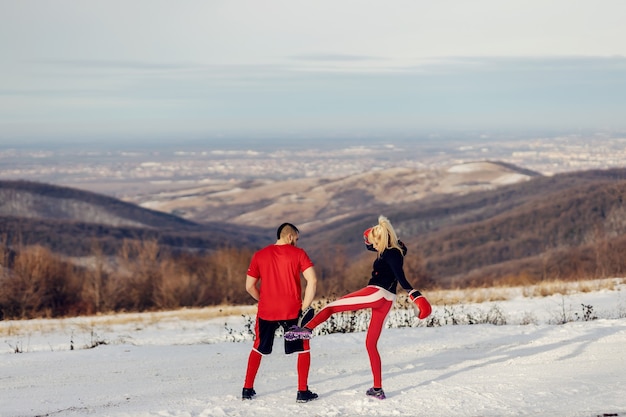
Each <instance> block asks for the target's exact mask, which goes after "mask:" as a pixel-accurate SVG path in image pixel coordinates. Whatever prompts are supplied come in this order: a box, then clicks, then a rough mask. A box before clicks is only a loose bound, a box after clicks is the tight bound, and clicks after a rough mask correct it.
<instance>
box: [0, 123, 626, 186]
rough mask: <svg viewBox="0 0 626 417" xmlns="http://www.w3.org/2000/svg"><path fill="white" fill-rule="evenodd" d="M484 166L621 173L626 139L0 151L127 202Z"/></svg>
mask: <svg viewBox="0 0 626 417" xmlns="http://www.w3.org/2000/svg"><path fill="white" fill-rule="evenodd" d="M478 160H493V161H496V160H497V161H502V162H507V163H511V164H514V165H518V166H520V167H522V168H525V169H529V170H533V171H537V172H539V173H541V174H544V175H553V174H556V173H560V172H567V171H575V170H587V169H606V168H612V167H622V166H624V165H625V162H624V161H626V134H625V135H623V136H621V137H620V136H619V135H611V136H609V135H603V134H594V135H585V136H582V135H570V136H556V137H546V138H541V137H537V138H532V139H520V138H515V139H497V138H489V137H486V138H478V139H474V140H467V141H460V140H459V141H448V140H445V141H439V140H437V138H431V139H430V140H427V141H415V142H411V141H409V140H403V141H398V142H397V143H396V142H394V141H393V140H386V141H378V142H374V141H370V142H365V144H357V143H356V142H355V141H351V142H349V143H347V144H346V146H345V147H342V146H341V143H339V142H336V143H334V144H333V146H324V144H323V143H315V142H306V143H304V142H301V143H297V144H291V145H290V146H287V147H280V146H276V147H275V148H272V146H271V145H268V144H265V145H264V146H263V147H256V148H255V147H252V146H247V145H245V144H243V145H242V146H240V147H237V146H234V145H233V144H230V146H228V147H220V146H219V145H215V144H205V145H202V144H197V143H196V144H187V145H172V144H169V145H168V146H159V145H154V146H152V147H151V146H146V145H144V146H143V147H139V148H137V149H133V150H129V149H128V148H127V147H124V148H123V149H121V148H120V149H113V148H105V147H103V146H101V148H100V149H96V148H94V147H91V148H88V149H87V148H86V149H81V148H79V147H68V146H66V147H59V148H58V149H52V148H49V149H45V150H42V149H36V148H35V147H19V148H18V147H16V148H7V147H4V148H0V179H3V180H31V181H38V182H45V183H50V184H56V185H64V186H71V187H75V188H80V189H86V190H90V191H94V192H99V193H103V194H107V195H111V196H114V197H118V198H124V197H125V196H130V195H134V194H141V193H153V192H158V190H159V189H163V190H171V189H174V188H183V187H193V185H195V184H197V185H206V184H210V183H212V182H221V183H223V182H224V181H231V180H236V181H241V180H246V179H250V180H253V179H254V180H259V179H273V180H283V179H289V178H302V177H322V178H324V177H329V178H331V177H332V178H336V177H341V176H346V175H350V174H355V173H359V172H364V171H368V170H382V169H387V168H392V167H408V168H414V169H418V170H422V169H423V170H430V169H445V168H446V167H447V166H451V165H455V164H459V163H464V162H470V161H478Z"/></svg>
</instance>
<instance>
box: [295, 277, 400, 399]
mask: <svg viewBox="0 0 626 417" xmlns="http://www.w3.org/2000/svg"><path fill="white" fill-rule="evenodd" d="M395 299H396V295H395V294H393V293H391V292H389V291H387V290H385V289H382V288H380V287H376V286H373V285H370V286H367V287H365V288H363V289H360V290H358V291H356V292H353V293H350V294H348V295H345V296H343V297H341V298H340V299H338V300H336V301H333V302H332V303H330V304H328V305H326V307H324V308H323V309H322V310H321V311H320V312H319V313H317V314H316V315H315V317H313V319H312V320H311V321H310V322H308V323H307V324H306V327H308V328H309V329H311V330H312V329H314V328H316V327H317V326H319V325H320V324H322V323H323V322H325V321H326V320H328V318H329V317H330V316H331V315H333V314H334V313H339V312H342V311H356V310H362V309H365V308H371V309H372V319H371V320H370V324H369V326H368V328H367V336H366V337H365V347H366V348H367V354H368V355H369V358H370V366H371V368H372V376H373V377H374V388H382V386H383V385H382V381H383V378H382V364H381V360H380V353H378V346H377V345H378V339H379V338H380V333H381V332H382V330H383V325H384V324H385V319H386V318H387V315H388V314H389V310H391V307H392V306H393V303H394V301H395Z"/></svg>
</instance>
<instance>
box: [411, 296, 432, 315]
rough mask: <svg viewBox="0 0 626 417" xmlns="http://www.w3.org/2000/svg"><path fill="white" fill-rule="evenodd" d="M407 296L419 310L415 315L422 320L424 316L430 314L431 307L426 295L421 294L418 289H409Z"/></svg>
mask: <svg viewBox="0 0 626 417" xmlns="http://www.w3.org/2000/svg"><path fill="white" fill-rule="evenodd" d="M409 298H410V299H411V301H413V302H414V303H415V305H416V306H417V309H418V310H419V314H418V315H417V317H419V318H420V319H421V320H423V319H425V318H426V317H428V316H430V313H431V312H432V311H433V308H432V307H431V306H430V303H429V302H428V300H427V299H426V297H424V296H423V295H422V293H421V292H419V291H418V290H411V292H409Z"/></svg>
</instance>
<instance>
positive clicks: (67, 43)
mask: <svg viewBox="0 0 626 417" xmlns="http://www.w3.org/2000/svg"><path fill="white" fill-rule="evenodd" d="M625 15H626V2H624V1H623V0H551V1H542V0H507V1H501V0H472V1H467V0H441V1H436V2H434V1H430V0H429V1H426V0H394V1H370V0H368V1H362V0H359V1H357V0H342V1H331V0H316V1H294V0H264V1H258V0H186V1H164V0H133V1H130V2H129V1H124V0H94V1H89V2H85V1H83V0H55V1H43V0H20V1H13V0H0V50H2V54H0V146H10V145H11V144H12V143H17V142H21V141H30V140H43V141H46V140H50V141H63V140H74V141H87V140H92V141H94V140H95V141H100V140H114V139H115V140H122V141H131V142H132V141H146V140H151V139H152V140H156V139H159V140H183V139H190V138H227V139H230V138H232V139H236V138H261V139H263V138H268V137H282V138H293V139H303V138H304V139H312V138H317V137H327V138H342V137H352V138H368V137H390V136H398V137H400V136H404V137H411V136H412V135H420V134H423V133H424V132H432V131H442V130H451V131H455V130H537V129H539V130H540V129H556V130H561V129H562V130H577V129H607V130H612V129H613V130H614V129H618V130H620V129H625V128H626V119H625V118H624V117H623V114H624V111H625V110H626V42H624V39H626V25H624V24H623V16H625Z"/></svg>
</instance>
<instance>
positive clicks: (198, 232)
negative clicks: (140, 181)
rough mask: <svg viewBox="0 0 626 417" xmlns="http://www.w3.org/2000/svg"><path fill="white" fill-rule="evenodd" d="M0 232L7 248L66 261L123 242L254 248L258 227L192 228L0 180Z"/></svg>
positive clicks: (57, 190) (103, 200)
mask: <svg viewBox="0 0 626 417" xmlns="http://www.w3.org/2000/svg"><path fill="white" fill-rule="evenodd" d="M0 230H2V234H3V235H4V236H3V238H5V239H7V240H8V242H9V243H11V244H17V243H20V244H24V245H30V244H41V245H44V246H47V247H49V248H51V249H52V250H53V251H56V252H59V253H63V254H66V255H70V256H81V255H85V254H87V253H89V252H90V251H91V249H92V246H93V244H94V243H96V242H97V243H98V244H99V245H100V246H101V247H102V248H103V249H104V250H105V252H115V251H116V250H117V249H118V248H119V247H120V245H121V242H122V241H123V239H130V238H133V239H156V240H157V241H159V242H160V243H161V244H163V245H165V246H170V247H172V248H174V249H176V250H211V249H212V248H215V247H221V246H223V245H224V244H226V243H227V244H231V245H233V246H238V245H244V246H253V247H255V246H260V245H262V244H265V243H267V242H268V241H269V240H268V238H267V235H268V232H267V231H265V230H263V229H262V228H253V227H247V228H245V229H243V228H241V227H238V226H231V225H228V224H225V223H216V222H212V223H206V224H199V223H195V222H192V221H189V220H186V219H183V218H180V217H177V216H174V215H171V214H167V213H163V212H159V211H155V210H149V209H145V208H141V207H139V206H137V205H135V204H131V203H127V202H123V201H120V200H118V199H115V198H111V197H107V196H104V195H100V194H96V193H91V192H88V191H81V190H77V189H73V188H68V187H59V186H55V185H50V184H43V183H36V182H29V181H0Z"/></svg>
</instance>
